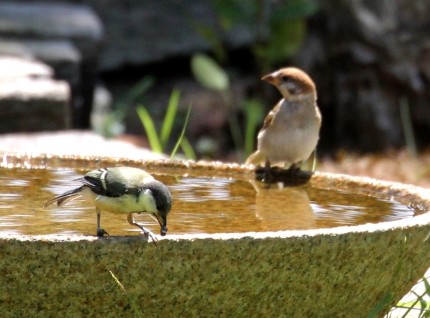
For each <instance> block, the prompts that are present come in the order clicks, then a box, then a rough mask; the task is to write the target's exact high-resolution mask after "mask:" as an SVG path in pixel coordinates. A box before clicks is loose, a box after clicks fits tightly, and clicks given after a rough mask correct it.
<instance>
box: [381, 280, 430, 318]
mask: <svg viewBox="0 0 430 318" xmlns="http://www.w3.org/2000/svg"><path fill="white" fill-rule="evenodd" d="M428 279H429V277H424V278H423V279H422V281H421V282H420V283H422V284H423V285H424V287H425V288H424V291H423V292H422V293H420V294H418V293H417V292H415V291H414V290H411V291H410V292H409V294H408V296H409V295H413V296H414V297H413V298H412V299H410V300H408V301H406V302H404V301H400V302H398V303H397V304H396V306H394V308H393V309H392V310H391V312H393V311H395V310H397V309H404V312H403V314H402V316H398V315H396V317H402V318H407V317H410V316H411V315H410V314H412V313H413V315H412V316H413V317H417V318H429V317H430V301H429V299H430V283H429V280H428ZM390 317H391V314H390V313H389V314H388V315H387V318H390Z"/></svg>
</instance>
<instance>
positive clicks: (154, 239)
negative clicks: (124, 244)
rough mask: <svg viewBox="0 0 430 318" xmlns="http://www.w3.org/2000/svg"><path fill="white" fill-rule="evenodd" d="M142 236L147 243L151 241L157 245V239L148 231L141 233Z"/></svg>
mask: <svg viewBox="0 0 430 318" xmlns="http://www.w3.org/2000/svg"><path fill="white" fill-rule="evenodd" d="M142 235H143V236H144V237H145V238H146V239H147V240H148V242H149V240H150V239H151V240H152V241H153V242H154V243H155V244H157V242H158V239H157V237H156V236H155V234H154V233H152V232H150V231H143V232H142Z"/></svg>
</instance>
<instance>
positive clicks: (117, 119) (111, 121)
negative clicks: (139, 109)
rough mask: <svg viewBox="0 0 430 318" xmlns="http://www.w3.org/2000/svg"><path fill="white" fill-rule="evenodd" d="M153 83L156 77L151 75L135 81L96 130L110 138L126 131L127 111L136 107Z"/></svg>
mask: <svg viewBox="0 0 430 318" xmlns="http://www.w3.org/2000/svg"><path fill="white" fill-rule="evenodd" d="M153 84H154V79H153V78H152V77H149V76H146V77H144V78H142V79H141V80H140V81H138V82H137V83H135V84H134V85H133V86H132V87H131V88H130V89H129V90H127V92H126V93H125V94H124V95H123V96H121V97H120V98H119V99H118V100H117V101H115V102H114V104H113V105H112V111H111V112H109V113H108V114H106V115H105V116H104V118H103V120H102V123H101V125H99V126H98V127H96V132H97V133H99V134H101V135H102V136H104V137H108V138H109V137H114V136H117V135H119V134H120V133H122V132H123V131H124V124H123V121H124V118H125V116H126V115H127V112H128V111H129V109H130V108H131V107H134V105H135V104H136V103H137V101H138V100H139V99H141V98H142V96H143V95H144V94H145V93H146V92H147V91H148V89H149V88H151V87H152V85H153Z"/></svg>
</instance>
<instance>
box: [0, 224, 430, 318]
mask: <svg viewBox="0 0 430 318" xmlns="http://www.w3.org/2000/svg"><path fill="white" fill-rule="evenodd" d="M429 231H430V226H422V227H420V228H419V229H417V228H409V229H401V230H392V231H388V232H375V233H372V234H371V235H370V234H369V233H353V234H343V235H317V236H310V237H306V236H302V237H289V238H267V239H254V238H251V237H248V238H246V237H245V238H241V239H228V240H219V239H218V240H217V239H196V240H194V241H190V240H186V239H181V240H162V241H160V242H159V243H158V245H157V247H155V246H154V245H153V244H148V243H146V242H145V241H143V240H141V239H139V238H127V239H117V238H109V239H100V240H96V241H94V240H82V241H72V242H66V241H64V242H54V241H43V240H37V241H20V240H17V239H11V240H7V239H3V240H1V241H0V309H1V311H2V312H3V313H10V315H9V316H10V317H17V316H21V317H36V316H40V317H49V316H57V317H58V316H80V317H83V316H85V317H90V316H92V317H95V316H106V317H124V316H136V317H137V316H138V313H139V314H141V315H142V316H146V317H191V316H194V317H366V316H367V313H369V312H370V311H371V310H372V308H373V307H374V306H375V304H376V303H377V302H378V301H380V300H381V299H383V298H384V297H386V295H391V296H392V298H393V299H395V300H396V299H399V298H401V297H402V296H403V295H404V294H405V293H406V292H407V291H408V289H409V288H410V287H411V286H412V285H413V284H414V283H415V282H416V280H417V279H418V278H419V277H420V275H422V274H423V273H424V272H425V271H426V269H427V268H428V266H429V257H428V256H427V255H426V253H425V251H426V250H428V241H426V238H427V237H428V234H429ZM110 272H112V273H113V274H114V275H115V277H116V278H117V279H118V280H119V281H120V282H121V284H122V285H123V287H124V288H125V291H124V290H122V288H121V287H120V285H119V284H118V283H117V282H116V281H115V279H114V278H113V276H112V275H111V273H110ZM391 304H392V302H391ZM386 308H387V309H389V306H386ZM6 316H8V315H6ZM3 317H5V316H3Z"/></svg>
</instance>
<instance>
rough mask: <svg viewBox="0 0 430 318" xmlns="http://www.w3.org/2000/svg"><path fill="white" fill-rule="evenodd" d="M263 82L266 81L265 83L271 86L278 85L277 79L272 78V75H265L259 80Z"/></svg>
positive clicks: (275, 77)
mask: <svg viewBox="0 0 430 318" xmlns="http://www.w3.org/2000/svg"><path fill="white" fill-rule="evenodd" d="M261 79H262V80H263V81H266V82H267V83H270V84H272V85H278V84H279V79H278V77H277V76H273V74H268V75H265V76H263V77H262V78H261Z"/></svg>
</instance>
